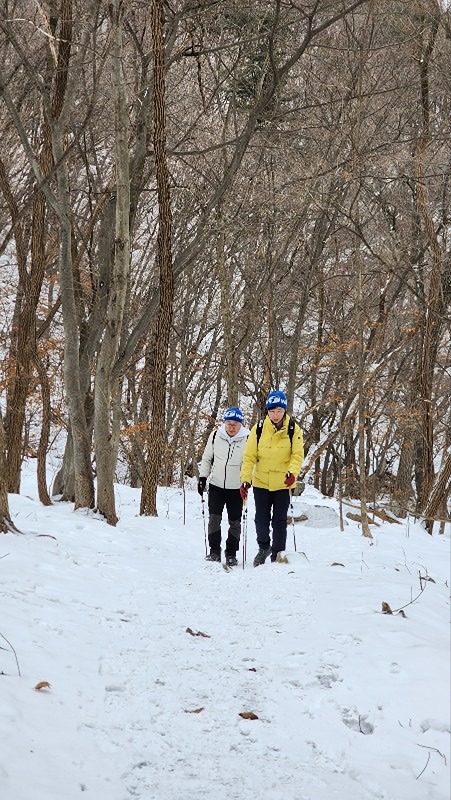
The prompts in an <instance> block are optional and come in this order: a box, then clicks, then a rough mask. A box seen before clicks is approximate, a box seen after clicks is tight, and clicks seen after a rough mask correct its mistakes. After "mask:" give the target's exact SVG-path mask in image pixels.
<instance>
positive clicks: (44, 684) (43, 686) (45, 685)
mask: <svg viewBox="0 0 451 800" xmlns="http://www.w3.org/2000/svg"><path fill="white" fill-rule="evenodd" d="M33 688H34V690H35V692H40V691H41V689H50V688H51V686H50V683H49V682H48V681H39V683H37V684H36V686H34V687H33Z"/></svg>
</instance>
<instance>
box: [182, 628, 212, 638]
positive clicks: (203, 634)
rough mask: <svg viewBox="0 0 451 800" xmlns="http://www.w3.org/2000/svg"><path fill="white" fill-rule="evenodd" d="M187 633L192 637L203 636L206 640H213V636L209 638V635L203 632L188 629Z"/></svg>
mask: <svg viewBox="0 0 451 800" xmlns="http://www.w3.org/2000/svg"><path fill="white" fill-rule="evenodd" d="M186 633H189V634H190V636H203V637H204V639H211V636H209V635H208V633H203V632H202V631H196V632H194V631H193V630H191V628H187V629H186Z"/></svg>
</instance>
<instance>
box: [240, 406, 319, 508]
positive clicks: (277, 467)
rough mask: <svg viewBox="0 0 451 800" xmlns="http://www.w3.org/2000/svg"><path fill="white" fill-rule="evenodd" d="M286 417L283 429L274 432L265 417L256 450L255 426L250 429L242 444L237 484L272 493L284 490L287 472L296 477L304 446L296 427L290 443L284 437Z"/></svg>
mask: <svg viewBox="0 0 451 800" xmlns="http://www.w3.org/2000/svg"><path fill="white" fill-rule="evenodd" d="M289 421H290V417H289V416H288V415H287V414H285V417H284V419H283V426H282V428H281V429H280V431H278V430H276V428H275V427H274V425H273V424H272V422H271V420H270V419H269V417H265V420H264V422H263V429H262V432H261V436H260V441H259V443H258V448H257V426H256V425H254V427H253V428H252V429H251V432H250V434H249V438H248V440H247V442H246V447H245V448H244V454H243V464H242V466H241V483H252V485H253V486H256V487H257V488H260V489H269V491H270V492H275V491H277V490H278V489H286V488H287V487H286V486H285V483H284V481H285V476H286V473H287V472H291V474H292V475H297V474H298V472H299V470H300V469H301V464H302V461H303V459H304V442H303V440H302V433H301V429H300V427H299V425H298V424H297V423H295V426H294V433H293V443H292V444H291V442H290V437H289V435H288V423H289Z"/></svg>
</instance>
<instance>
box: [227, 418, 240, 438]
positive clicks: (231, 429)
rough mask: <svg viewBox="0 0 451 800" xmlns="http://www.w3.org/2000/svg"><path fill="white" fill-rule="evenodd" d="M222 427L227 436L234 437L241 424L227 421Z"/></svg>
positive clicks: (235, 421) (230, 420)
mask: <svg viewBox="0 0 451 800" xmlns="http://www.w3.org/2000/svg"><path fill="white" fill-rule="evenodd" d="M224 426H225V429H226V433H227V435H228V436H236V435H237V433H238V431H239V430H240V428H241V422H237V420H236V419H228V420H227V422H224Z"/></svg>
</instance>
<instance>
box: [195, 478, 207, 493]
mask: <svg viewBox="0 0 451 800" xmlns="http://www.w3.org/2000/svg"><path fill="white" fill-rule="evenodd" d="M206 485H207V479H206V478H199V480H198V482H197V491H198V492H199V494H200V496H201V497H202V496H203V493H204V492H205V487H206Z"/></svg>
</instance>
